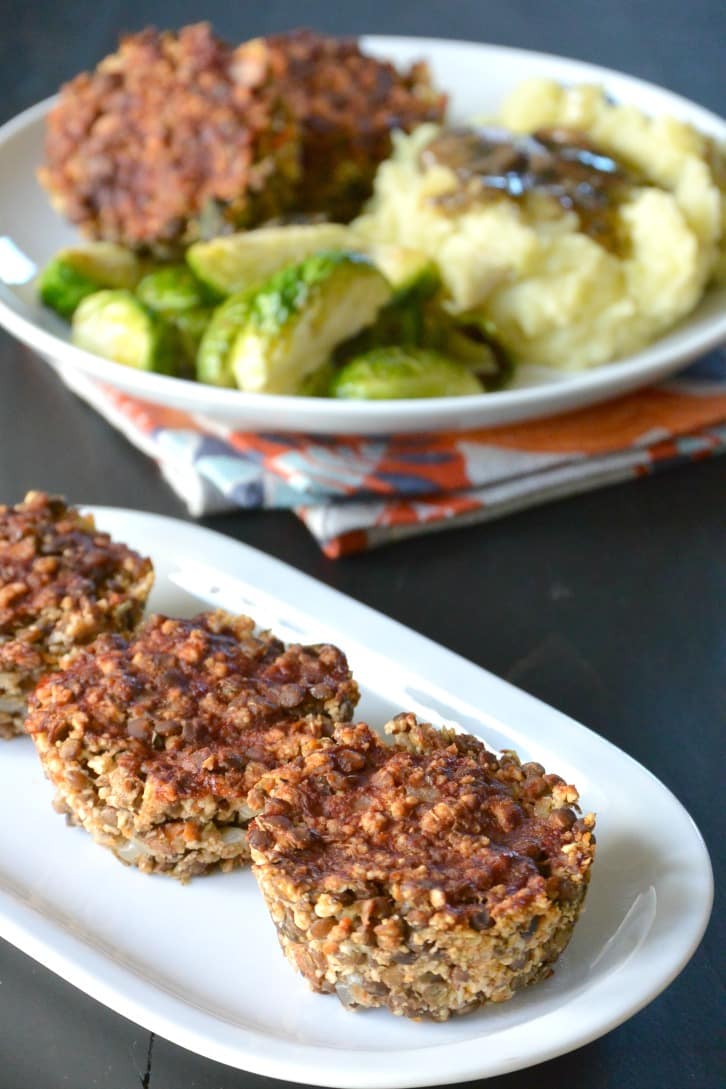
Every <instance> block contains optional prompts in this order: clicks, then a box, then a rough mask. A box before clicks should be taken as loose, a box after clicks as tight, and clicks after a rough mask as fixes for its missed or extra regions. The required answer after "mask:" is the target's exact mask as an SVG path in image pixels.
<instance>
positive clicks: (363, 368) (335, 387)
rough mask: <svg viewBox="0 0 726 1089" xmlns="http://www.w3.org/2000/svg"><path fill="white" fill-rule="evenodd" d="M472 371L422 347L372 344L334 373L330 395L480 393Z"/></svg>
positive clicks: (363, 397)
mask: <svg viewBox="0 0 726 1089" xmlns="http://www.w3.org/2000/svg"><path fill="white" fill-rule="evenodd" d="M483 392H484V387H483V386H482V384H481V382H480V381H479V379H478V378H477V377H476V375H475V374H472V372H471V371H470V370H469V368H468V367H466V366H464V364H463V363H457V362H456V360H454V359H448V358H447V357H446V356H445V355H441V353H440V352H434V351H430V350H429V349H425V348H398V347H395V346H393V345H392V346H389V347H387V348H374V349H372V351H370V352H365V353H364V354H363V355H359V356H356V357H355V358H354V359H351V360H350V361H349V362H348V363H346V364H345V365H344V366H343V367H342V368H341V369H340V370H339V371H338V373H337V374H336V375H335V377H334V379H333V381H332V383H331V386H330V395H331V396H332V397H344V398H346V399H350V400H361V401H384V400H397V399H399V398H408V397H461V396H465V395H466V394H472V393H483Z"/></svg>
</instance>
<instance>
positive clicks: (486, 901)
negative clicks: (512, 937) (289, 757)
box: [249, 715, 594, 928]
mask: <svg viewBox="0 0 726 1089" xmlns="http://www.w3.org/2000/svg"><path fill="white" fill-rule="evenodd" d="M387 729H388V731H389V732H391V733H394V735H395V744H394V745H393V746H392V747H389V746H386V745H384V744H383V743H382V742H381V741H380V740H379V739H378V738H377V737H376V735H375V734H373V733H372V731H371V730H370V729H369V728H368V727H367V726H365V725H362V724H361V725H357V726H352V725H346V726H340V727H338V728H337V729H336V731H335V733H334V735H333V739H332V740H323V741H322V742H320V743H319V744H317V745H316V746H315V747H313V748H311V749H309V750H308V752H307V753H306V754H305V755H304V756H302V757H301V758H300V759H298V760H296V761H295V762H294V763H293V764H292V765H290V766H289V767H286V768H282V769H280V770H279V771H278V772H276V773H272V774H270V775H267V776H265V777H264V778H263V779H262V780H261V781H260V783H259V784H258V786H257V787H256V788H255V789H254V790H253V791H252V793H251V795H250V798H249V803H250V805H251V807H252V808H253V810H255V811H256V812H257V813H258V814H259V815H258V816H257V817H256V819H255V820H254V821H253V823H252V825H251V826H250V827H251V831H250V846H251V847H252V853H253V860H254V861H255V862H257V863H258V864H260V863H270V864H272V865H273V866H275V867H276V868H277V869H279V868H280V867H281V868H282V869H283V870H284V871H285V873H286V874H287V875H288V877H289V878H290V880H291V882H292V883H293V884H294V885H298V886H299V887H305V888H310V886H311V885H312V886H313V887H315V888H316V890H317V891H318V892H320V891H325V892H327V893H329V894H331V895H332V896H339V895H340V894H343V895H346V894H352V895H353V896H354V898H356V899H359V898H361V897H366V896H368V897H370V896H373V897H375V896H376V895H386V896H392V897H393V899H394V901H396V902H398V903H399V904H400V905H401V906H402V909H403V910H405V912H406V917H407V918H409V919H412V920H413V921H415V919H416V916H415V914H414V915H411V912H414V913H415V912H416V911H422V912H424V913H425V914H426V915H430V914H431V911H432V910H443V911H446V912H448V913H449V914H450V915H453V916H455V917H457V918H460V919H463V918H465V919H467V920H468V921H469V923H470V924H471V925H472V926H474V927H475V928H476V927H479V928H485V927H486V926H487V925H488V922H487V920H488V917H489V916H488V912H489V911H490V910H495V909H496V904H497V903H499V902H502V901H503V900H505V899H507V901H508V903H510V904H511V897H512V896H513V895H514V896H519V897H521V898H522V903H523V904H524V902H525V900H526V899H527V898H528V897H533V896H535V895H536V894H537V893H538V892H541V890H542V889H543V888H544V889H545V890H546V892H547V894H548V895H549V896H550V898H551V899H553V900H557V899H562V900H566V899H568V898H569V897H570V896H571V895H572V894H573V893H574V886H573V884H572V882H571V881H570V877H573V876H574V877H575V879H576V880H579V876H580V874H581V872H582V871H583V869H586V868H587V865H589V859H590V858H591V855H592V843H591V838H592V837H591V836H590V829H591V828H592V825H593V824H594V820H593V818H591V817H586V818H584V819H578V817H577V815H576V813H575V812H574V811H573V809H572V808H570V807H571V806H575V808H576V802H577V798H578V795H577V791H576V790H575V788H574V787H571V786H567V785H566V784H565V783H564V782H563V780H562V779H561V778H560V777H559V776H557V775H546V774H545V773H544V769H543V768H542V767H541V765H539V764H520V762H519V760H518V759H517V757H516V756H515V755H514V754H504V755H503V756H501V757H499V758H497V757H496V756H495V755H494V754H493V753H491V752H488V751H487V749H486V748H485V746H484V745H483V744H482V743H481V742H480V741H478V740H477V739H476V738H474V737H470V736H463V735H455V734H453V733H452V732H451V731H445V730H444V731H437V730H435V729H434V728H433V727H431V726H428V725H421V724H418V723H416V720H415V718H414V716H412V715H401V716H398V718H397V719H394V720H393V722H392V723H390V724H389V726H388V727H387Z"/></svg>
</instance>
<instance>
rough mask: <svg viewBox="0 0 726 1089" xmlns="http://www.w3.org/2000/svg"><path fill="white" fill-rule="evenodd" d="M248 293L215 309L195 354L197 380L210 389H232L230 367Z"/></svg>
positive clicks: (248, 303) (247, 306) (248, 300)
mask: <svg viewBox="0 0 726 1089" xmlns="http://www.w3.org/2000/svg"><path fill="white" fill-rule="evenodd" d="M250 299H251V293H250V292H249V291H240V292H238V294H236V295H230V297H229V298H228V299H227V300H226V301H225V302H223V303H222V305H221V306H218V307H217V309H216V310H215V311H214V312H213V314H212V318H211V321H210V322H209V325H208V326H207V328H206V329H205V331H204V333H203V335H202V339H201V342H200V345H199V351H198V352H197V378H198V379H199V381H200V382H207V383H208V384H209V385H211V386H226V387H228V388H229V389H234V387H235V386H236V384H237V383H236V382H235V377H234V372H233V370H232V366H231V363H230V352H231V350H232V345H233V343H234V340H235V337H236V336H237V333H238V332H239V330H240V328H241V327H242V325H243V324H244V322H245V320H246V318H247V312H248V310H249V307H250Z"/></svg>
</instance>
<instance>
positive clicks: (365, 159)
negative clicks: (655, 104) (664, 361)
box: [39, 24, 726, 399]
mask: <svg viewBox="0 0 726 1089" xmlns="http://www.w3.org/2000/svg"><path fill="white" fill-rule="evenodd" d="M483 78H484V77H483ZM445 107H446V98H445V95H443V94H441V93H440V92H439V91H437V90H436V89H435V88H434V87H433V85H432V82H431V78H430V74H429V71H428V68H427V66H426V65H425V64H423V63H417V64H414V65H412V66H411V68H410V69H408V70H407V71H398V70H397V69H396V68H395V67H394V66H393V65H392V64H391V63H390V62H388V61H385V60H381V59H377V58H373V57H369V56H367V55H366V54H365V53H363V52H362V50H361V49H360V47H359V45H358V43H357V42H356V41H355V40H353V39H336V38H331V37H328V36H325V35H321V34H317V33H315V32H313V31H309V30H298V31H290V32H289V33H285V34H277V35H272V36H269V37H267V38H256V39H253V40H251V41H247V42H244V43H243V44H242V45H239V46H238V47H236V48H233V47H232V46H230V45H227V44H226V43H224V42H221V41H220V40H218V39H216V38H215V37H214V36H213V35H212V33H211V30H210V29H209V27H208V26H207V25H206V24H199V25H197V26H191V27H186V28H184V29H183V30H181V31H179V32H178V33H172V32H167V33H162V34H160V33H157V32H156V31H153V30H147V31H143V32H141V33H140V34H137V35H132V36H130V37H127V38H124V39H122V42H121V45H120V48H119V51H118V53H116V54H114V55H113V56H111V57H107V58H106V59H105V60H104V61H102V62H101V63H100V64H99V66H98V67H97V69H96V70H95V72H93V73H91V74H88V73H86V74H83V75H81V76H78V77H77V78H76V79H75V80H73V81H72V82H71V83H70V84H68V85H67V86H66V87H65V88H64V89H63V91H62V92H61V95H60V98H59V101H58V103H57V105H56V106H55V107H53V109H52V110H51V112H50V114H49V118H48V132H47V154H46V164H45V166H44V168H43V169H42V170H41V174H40V176H41V180H42V181H43V183H44V185H45V186H46V188H47V189H48V190H49V192H50V194H51V199H52V200H53V202H54V204H55V205H56V207H58V208H59V210H60V211H62V212H63V213H64V214H65V215H67V216H68V217H69V218H70V219H71V220H72V221H73V222H75V223H78V224H79V225H80V226H81V228H82V229H83V230H84V231H85V232H86V233H87V234H89V235H91V236H93V237H97V238H103V239H106V240H110V245H109V241H107V242H104V243H100V244H97V247H96V249H95V250H93V251H92V252H91V251H89V252H88V253H85V252H84V251H83V250H74V251H64V252H63V253H62V254H60V255H58V257H57V258H56V259H54V261H53V262H51V264H50V265H49V266H48V268H47V269H46V270H45V271H44V272H43V274H42V275H41V277H40V279H39V290H40V294H41V298H42V299H43V301H44V302H45V303H46V304H47V305H49V306H51V307H53V308H54V309H56V310H57V311H58V312H59V313H61V314H63V316H65V317H68V318H70V317H71V316H73V315H74V314H76V308H77V307H78V308H79V309H80V308H81V307H83V308H84V309H81V315H80V319H79V318H78V315H77V314H76V317H74V333H73V339H74V341H75V342H76V343H81V344H82V345H83V346H84V347H87V348H88V349H90V350H92V351H95V352H97V353H98V354H99V355H103V356H105V357H107V358H110V359H113V360H114V361H116V362H119V363H124V364H126V365H129V366H133V367H137V368H139V369H143V370H157V371H159V372H160V373H163V374H168V375H172V376H178V377H190V376H192V375H193V376H195V377H196V378H197V380H198V381H201V382H205V383H210V384H213V385H218V386H224V387H228V388H230V389H235V388H236V389H240V390H242V391H244V392H246V393H271V394H276V393H277V394H287V395H297V396H317V397H338V396H343V395H344V396H347V397H353V396H355V397H356V398H360V399H368V398H369V397H370V398H378V397H383V396H384V395H385V396H386V397H395V396H403V395H404V394H403V393H397V392H396V391H397V390H399V389H403V388H405V389H406V390H408V389H411V390H413V391H414V392H412V393H411V394H410V396H415V397H419V396H420V397H429V396H460V395H465V394H469V393H472V392H473V391H474V386H473V384H472V383H473V382H475V381H478V382H479V384H480V385H479V389H478V392H489V391H492V390H496V389H500V388H501V387H502V386H504V385H505V384H507V383H508V382H509V381H510V379H516V380H517V381H518V382H522V383H524V384H527V382H528V381H532V378H533V376H532V375H529V376H528V375H527V372H526V370H522V371H521V372H520V374H518V373H517V372H518V368H523V367H525V366H526V365H536V366H538V367H540V368H542V367H545V368H550V369H556V370H560V371H577V370H584V369H587V368H589V367H594V366H597V365H599V364H602V363H605V362H609V361H612V360H616V359H618V358H621V357H623V356H626V355H628V354H629V353H632V352H634V351H637V350H638V349H640V348H642V347H644V346H645V345H646V344H648V343H649V342H650V341H652V340H653V339H654V338H656V337H657V336H659V335H661V334H662V333H664V332H665V331H666V330H668V329H669V328H670V327H672V326H673V325H674V324H675V323H676V322H677V321H678V320H680V319H681V318H683V317H684V316H685V315H686V314H688V313H689V312H690V311H691V310H692V309H693V308H694V307H695V306H696V304H697V303H698V301H699V300H700V299H701V297H702V295H703V294H704V292H705V291H706V289H707V288H708V286H709V284H710V283H712V282H715V281H717V280H718V279H720V278H726V181H725V180H724V179H726V158H725V157H724V153H723V149H721V148H719V147H717V146H716V143H715V141H714V140H713V139H710V138H708V137H706V136H704V135H702V134H700V133H699V132H697V131H696V130H695V129H694V128H693V127H692V126H690V125H688V124H686V123H684V122H681V121H678V120H677V119H675V118H672V117H656V118H650V117H647V116H646V115H644V114H643V113H641V112H640V111H638V110H637V109H635V108H634V107H632V106H628V105H623V104H619V103H614V102H613V101H612V100H611V99H610V98H609V97H608V96H607V95H606V93H605V92H604V91H603V90H602V89H601V88H598V87H595V86H589V85H582V86H577V85H575V86H562V85H559V84H557V83H555V82H552V81H550V80H543V79H531V80H528V81H526V82H524V83H522V84H520V85H519V86H518V87H516V88H515V89H514V90H513V91H512V92H511V94H510V95H509V96H508V97H507V98H506V99H505V101H504V102H503V103H502V105H501V108H500V110H499V113H498V115H497V116H496V117H494V118H490V119H488V120H487V121H486V122H483V121H469V122H468V123H467V124H459V123H454V122H453V121H449V120H448V119H446V118H445ZM371 192H372V196H371V195H370V194H371ZM367 197H369V198H370V199H368V201H367V203H365V204H364V202H365V200H366V198H367ZM233 232H234V233H233ZM118 243H123V244H124V245H125V246H126V247H127V250H123V249H121V248H120V247H119V246H118V245H117V244H118ZM104 245H105V246H107V247H108V250H107V256H106V257H102V251H103V246H104ZM133 251H136V253H137V254H142V255H143V256H142V257H139V256H137V255H136V254H135V253H134V252H133ZM333 254H337V257H336V258H335V261H337V262H338V264H337V265H336V266H335V270H334V271H333V265H332V263H331V262H333V256H332V255H333ZM354 255H362V256H359V257H355V256H354ZM364 260H367V261H368V262H369V266H370V267H372V268H374V269H375V270H377V271H376V276H377V279H375V278H374V277H373V276H372V275H370V274H368V279H366V275H365V274H364V271H363V270H364V268H365V267H366V266H365V265H364V263H363V262H364ZM354 261H359V262H360V265H359V267H358V268H357V270H356V274H355V275H353V274H352V262H354ZM169 262H173V263H172V264H170V263H169ZM325 262H328V263H329V272H330V275H329V276H326V277H324V278H322V279H320V280H319V281H316V287H315V289H314V290H313V289H312V287H311V285H308V284H306V283H305V277H306V275H307V272H308V271H309V270H310V269H316V270H318V271H319V270H320V269H321V268H322V267H323V265H324V264H325ZM315 275H316V276H317V272H316V273H315ZM275 276H277V277H278V278H279V279H278V280H275V281H274V283H273V282H272V280H271V278H272V277H275ZM346 277H349V279H348V281H346ZM386 282H387V284H388V287H387V291H388V297H387V298H383V291H384V283H386ZM296 284H299V285H300V286H301V291H300V293H299V295H297V296H295V299H294V305H290V304H289V300H290V299H292V297H293V293H294V292H295V290H296ZM281 285H284V287H283V286H281ZM375 285H377V288H376V290H374V286H375ZM94 289H95V290H104V289H105V290H109V289H110V290H113V291H116V292H119V291H121V292H126V294H124V295H120V294H117V295H116V296H115V297H114V298H109V296H105V297H104V298H103V301H102V302H101V301H99V302H98V304H97V305H94V304H92V303H90V302H88V301H87V300H88V297H89V296H91V293H92V292H93V291H94ZM129 292H133V296H134V297H135V299H136V300H137V302H138V303H139V304H140V305H135V303H134V301H133V299H132V296H131V295H130V294H129ZM283 296H286V297H287V298H288V302H283V303H282V304H281V305H282V308H281V309H280V306H278V303H279V299H281V298H282V297H283ZM278 297H279V298H278ZM122 312H123V315H124V316H119V315H121V314H122ZM356 315H357V317H356ZM89 318H92V321H91V320H88V319H89ZM77 325H80V326H81V331H80V333H79V332H78V330H77V328H76V326H77ZM130 329H132V330H133V331H132V332H129V330H130ZM382 348H385V349H387V350H388V349H391V350H392V351H388V352H387V354H389V355H395V354H396V352H399V353H403V354H404V355H406V356H407V357H412V358H415V360H416V363H415V370H416V373H417V375H418V374H419V372H420V376H419V377H418V378H417V379H416V381H412V382H408V381H406V383H404V384H403V385H402V384H401V382H399V381H396V382H390V383H388V384H387V385H386V384H385V383H384V384H383V385H381V383H379V382H378V381H375V382H374V381H373V380H372V379H371V378H370V377H369V378H368V379H367V380H366V381H360V380H359V378H360V375H361V374H362V371H361V370H360V367H361V364H360V362H359V360H358V357H360V356H366V357H368V354H369V353H370V352H372V351H374V350H376V349H382ZM442 356H443V357H446V359H447V360H448V363H445V362H443V361H442V359H441V357H442ZM372 358H373V360H374V362H375V368H374V369H375V372H376V374H378V373H379V372H380V373H381V374H382V371H381V366H382V364H381V359H382V358H383V357H382V355H381V353H380V352H377V351H375V354H374V355H373V357H372ZM353 360H355V363H354V364H353V363H352V361H353ZM426 361H428V370H427V371H426ZM462 364H464V368H468V371H469V372H470V373H469V374H468V375H467V374H466V373H465V369H464V368H462V366H461V365H462ZM369 365H370V362H369V360H368V359H367V358H366V366H369ZM351 366H354V374H355V376H356V377H355V381H349V377H350V367H351ZM405 366H406V368H408V370H409V371H411V373H413V369H414V367H413V364H411V363H407V364H406V365H405ZM399 371H400V368H399ZM425 371H426V373H424V372H425ZM444 371H446V372H447V373H448V374H449V375H454V374H456V375H459V376H460V378H461V380H460V381H454V380H451V381H449V380H446V381H443V379H442V375H443V373H444ZM391 373H392V372H391ZM472 374H473V375H474V376H475V377H474V378H472V377H471V375H472ZM539 378H541V374H539ZM442 388H446V389H448V390H449V391H450V392H449V393H448V394H442V393H440V392H439V391H440V389H442ZM383 389H389V390H391V391H392V392H390V393H389V394H384V393H382V392H381V390H383ZM343 390H345V391H346V392H345V394H342V393H341V391H343ZM405 395H406V396H409V393H408V392H407V393H406V394H405Z"/></svg>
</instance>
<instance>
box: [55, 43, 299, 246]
mask: <svg viewBox="0 0 726 1089" xmlns="http://www.w3.org/2000/svg"><path fill="white" fill-rule="evenodd" d="M233 61H234V51H233V49H232V47H231V46H229V45H227V44H226V43H225V42H222V41H220V40H219V39H218V38H216V37H215V36H214V34H213V33H212V31H211V28H210V27H209V25H208V24H206V23H199V24H196V25H193V26H187V27H184V28H183V29H182V30H180V31H179V32H178V33H175V32H172V31H166V32H164V33H159V32H158V31H156V30H154V29H147V30H143V31H141V32H140V33H138V34H132V35H129V36H127V37H124V38H122V39H121V43H120V46H119V49H118V51H117V52H116V53H114V54H112V55H111V56H108V57H106V58H105V59H104V60H103V61H101V63H100V64H99V65H98V66H97V68H96V69H95V70H94V71H93V72H83V73H81V74H80V75H78V76H76V77H75V79H73V80H71V82H70V83H68V84H66V85H65V87H63V89H62V90H61V94H60V98H59V100H58V103H57V104H56V105H55V106H54V107H53V109H52V110H51V112H50V114H49V117H48V122H47V132H46V162H45V166H44V167H43V169H42V170H41V171H40V173H39V177H40V180H41V182H42V184H43V185H44V186H45V187H46V188H47V189H48V190H49V192H50V193H51V196H52V198H53V201H54V204H55V205H56V206H57V207H58V208H59V210H60V211H61V212H63V214H64V215H66V216H67V217H68V218H69V219H70V220H71V221H72V222H74V223H78V224H79V225H80V226H81V227H82V229H84V230H85V231H86V232H87V233H88V234H90V235H92V236H96V237H100V238H105V239H109V240H111V241H117V242H122V243H125V244H127V245H130V246H133V247H144V246H150V245H151V246H158V244H160V243H162V244H163V243H179V242H184V241H190V240H192V239H193V238H194V237H197V236H198V234H199V231H200V229H201V227H200V224H199V222H198V217H199V216H201V215H202V213H205V214H207V215H209V214H210V213H214V216H216V217H217V218H219V216H220V215H221V217H222V219H223V220H227V221H229V222H231V223H232V224H233V225H237V224H240V225H242V224H244V222H245V221H246V219H247V218H248V217H249V215H251V207H250V206H251V203H252V202H253V198H256V197H259V196H260V193H261V190H262V189H263V188H266V190H267V192H266V195H265V196H266V197H268V196H269V197H270V198H271V199H272V197H273V196H274V195H275V194H276V186H277V184H278V183H280V184H281V185H284V184H286V183H287V177H288V175H289V177H290V178H292V179H294V178H295V177H296V176H297V170H298V140H297V128H296V126H295V125H292V124H290V123H289V122H288V121H287V111H286V109H285V108H284V107H283V106H281V103H280V99H279V95H278V94H277V92H276V90H275V89H274V88H273V87H271V85H270V84H269V83H268V82H267V81H266V80H264V79H259V80H258V79H254V78H250V77H249V74H248V75H247V77H246V78H245V80H244V81H241V80H239V79H237V78H236V75H235V71H234V64H233ZM273 174H274V175H275V178H274V179H273V180H272V182H271V180H270V179H271V175H273ZM279 210H280V208H279V206H278V204H277V202H276V201H275V200H272V203H271V204H270V206H269V207H266V208H265V214H266V215H275V214H277V212H279ZM217 226H219V223H217Z"/></svg>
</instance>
